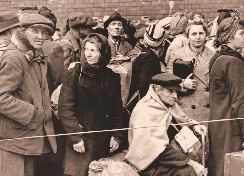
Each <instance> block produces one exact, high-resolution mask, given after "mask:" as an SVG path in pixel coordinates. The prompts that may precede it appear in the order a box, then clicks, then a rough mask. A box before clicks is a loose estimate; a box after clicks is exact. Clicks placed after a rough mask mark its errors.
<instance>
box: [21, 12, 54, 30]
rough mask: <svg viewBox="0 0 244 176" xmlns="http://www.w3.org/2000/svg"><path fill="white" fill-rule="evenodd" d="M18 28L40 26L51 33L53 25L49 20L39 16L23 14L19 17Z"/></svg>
mask: <svg viewBox="0 0 244 176" xmlns="http://www.w3.org/2000/svg"><path fill="white" fill-rule="evenodd" d="M20 26H21V27H29V26H42V27H44V28H45V29H47V30H48V32H49V33H52V31H53V28H54V24H53V22H52V21H50V20H49V19H47V18H45V17H44V16H42V15H40V14H33V13H24V14H22V15H21V17H20Z"/></svg>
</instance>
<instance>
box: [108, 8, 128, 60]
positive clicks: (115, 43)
mask: <svg viewBox="0 0 244 176" xmlns="http://www.w3.org/2000/svg"><path fill="white" fill-rule="evenodd" d="M126 25H127V21H126V19H124V18H122V16H121V15H120V14H119V13H118V12H116V11H115V12H113V13H112V14H111V15H110V16H109V18H108V19H107V20H106V21H105V22H104V29H107V30H108V41H109V45H110V47H111V55H112V57H120V56H125V55H126V54H127V53H128V52H129V51H130V50H132V46H131V45H130V44H129V43H128V42H126V41H124V40H123V39H122V38H121V35H122V34H123V33H124V30H125V29H126Z"/></svg>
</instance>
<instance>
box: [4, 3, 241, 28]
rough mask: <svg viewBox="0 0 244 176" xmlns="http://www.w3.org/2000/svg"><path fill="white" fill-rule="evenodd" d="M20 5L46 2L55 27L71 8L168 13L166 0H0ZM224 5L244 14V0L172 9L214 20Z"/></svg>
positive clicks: (133, 15) (129, 15)
mask: <svg viewBox="0 0 244 176" xmlns="http://www.w3.org/2000/svg"><path fill="white" fill-rule="evenodd" d="M22 6H38V7H41V6H47V7H48V8H49V9H51V10H52V12H53V13H54V14H55V15H56V17H57V18H58V24H57V26H58V27H61V26H63V25H64V24H65V22H66V19H67V17H68V16H69V14H70V13H72V12H86V13H89V14H90V15H91V16H94V17H99V18H100V19H103V16H105V15H110V14H111V12H112V11H114V10H117V11H118V12H119V13H120V14H121V15H122V16H123V17H125V18H126V19H131V20H132V19H134V20H139V19H141V16H149V18H150V19H162V18H164V17H166V16H168V15H169V13H170V8H169V2H168V1H167V0H0V12H2V11H5V10H11V9H12V10H18V9H19V8H20V7H22ZM223 7H225V8H236V9H238V10H239V11H240V12H241V13H242V16H244V0H176V1H174V6H173V8H172V11H171V13H172V14H173V13H175V12H177V11H182V12H183V11H185V10H192V11H194V12H197V13H204V14H205V16H206V18H207V19H209V20H213V19H214V17H216V16H217V15H218V13H217V12H216V11H217V9H219V8H223Z"/></svg>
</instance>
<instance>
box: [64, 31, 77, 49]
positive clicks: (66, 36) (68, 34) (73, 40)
mask: <svg viewBox="0 0 244 176" xmlns="http://www.w3.org/2000/svg"><path fill="white" fill-rule="evenodd" d="M65 38H67V39H68V40H69V41H70V43H71V44H72V46H73V49H74V51H78V50H80V46H79V44H78V42H77V39H76V38H75V37H74V35H72V33H71V32H70V31H68V32H67V33H66V35H65V36H64V39H65Z"/></svg>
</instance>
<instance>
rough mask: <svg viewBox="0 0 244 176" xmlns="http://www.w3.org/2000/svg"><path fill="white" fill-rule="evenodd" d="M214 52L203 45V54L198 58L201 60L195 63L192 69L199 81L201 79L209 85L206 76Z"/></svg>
mask: <svg viewBox="0 0 244 176" xmlns="http://www.w3.org/2000/svg"><path fill="white" fill-rule="evenodd" d="M213 54H214V52H213V51H211V50H210V49H209V48H207V47H205V49H204V51H203V55H202V57H201V58H200V59H201V62H200V63H198V64H197V66H196V68H195V69H194V75H196V76H197V77H198V79H199V80H200V81H202V82H203V83H204V84H205V85H209V83H208V77H209V75H208V74H209V62H210V60H211V58H212V56H213Z"/></svg>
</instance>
